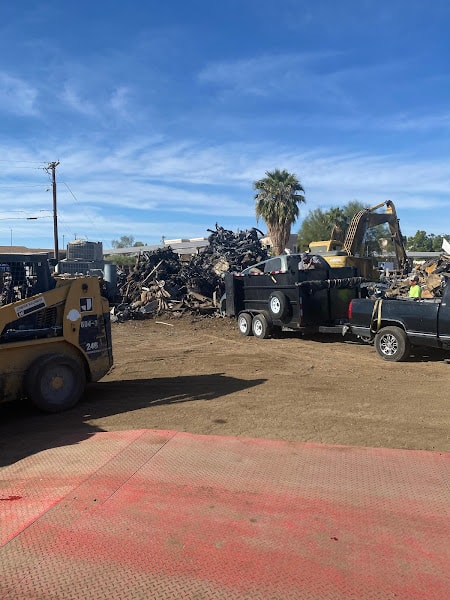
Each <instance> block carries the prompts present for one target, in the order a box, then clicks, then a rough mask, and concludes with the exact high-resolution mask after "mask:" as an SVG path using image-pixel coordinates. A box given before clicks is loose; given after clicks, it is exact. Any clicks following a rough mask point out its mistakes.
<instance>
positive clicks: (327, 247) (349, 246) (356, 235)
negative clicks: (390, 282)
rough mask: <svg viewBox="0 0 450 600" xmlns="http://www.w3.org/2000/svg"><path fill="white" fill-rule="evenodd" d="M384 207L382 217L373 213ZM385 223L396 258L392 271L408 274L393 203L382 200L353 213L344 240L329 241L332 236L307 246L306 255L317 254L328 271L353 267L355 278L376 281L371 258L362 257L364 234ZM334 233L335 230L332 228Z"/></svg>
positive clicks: (376, 274) (404, 251) (407, 265)
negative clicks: (329, 267) (322, 259)
mask: <svg viewBox="0 0 450 600" xmlns="http://www.w3.org/2000/svg"><path fill="white" fill-rule="evenodd" d="M383 206H385V207H386V211H385V212H384V213H380V212H376V211H377V210H378V209H380V208H382V207H383ZM385 223H387V224H388V226H389V231H390V235H391V240H392V243H393V245H394V251H395V255H396V258H397V264H396V270H398V271H399V272H400V273H402V274H407V273H408V271H409V262H408V257H407V254H406V249H405V246H404V244H403V236H402V233H401V231H400V224H399V220H398V218H397V213H396V211H395V206H394V203H393V202H392V201H391V200H386V201H385V202H382V203H381V204H377V205H376V206H372V207H371V208H364V209H362V210H360V211H359V212H357V213H356V214H355V216H354V217H353V218H352V220H351V221H350V225H349V227H348V230H347V233H346V235H345V239H344V240H340V239H333V238H334V237H337V236H334V235H333V232H332V235H331V238H332V239H330V240H325V241H319V242H310V244H309V251H310V252H311V253H312V254H320V255H321V256H323V258H324V259H325V260H326V261H327V262H328V264H329V265H330V266H331V267H356V268H357V269H358V272H359V275H361V276H362V277H365V278H367V279H378V278H379V271H378V268H377V267H376V266H375V265H374V261H373V259H372V258H371V257H367V256H364V251H365V242H366V235H367V230H368V229H370V228H371V227H376V226H377V225H383V224H385ZM333 231H336V228H333Z"/></svg>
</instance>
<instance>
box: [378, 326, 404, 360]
mask: <svg viewBox="0 0 450 600" xmlns="http://www.w3.org/2000/svg"><path fill="white" fill-rule="evenodd" d="M375 348H376V351H377V352H378V354H379V355H380V356H381V358H384V360H390V361H392V362H400V361H402V360H405V359H406V358H408V356H409V353H410V345H409V340H408V338H407V336H406V333H405V332H404V331H403V329H401V328H400V327H383V329H380V331H379V332H378V333H377V334H376V336H375Z"/></svg>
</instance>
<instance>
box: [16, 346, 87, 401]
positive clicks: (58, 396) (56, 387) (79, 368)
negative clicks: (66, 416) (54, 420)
mask: <svg viewBox="0 0 450 600" xmlns="http://www.w3.org/2000/svg"><path fill="white" fill-rule="evenodd" d="M85 387H86V372H85V370H84V365H83V364H82V362H81V359H79V360H77V359H75V358H73V357H72V356H68V355H66V354H46V355H45V356H42V357H40V358H38V359H37V360H36V361H35V362H34V363H33V364H32V365H31V367H30V369H29V370H28V372H27V373H26V376H25V391H26V395H27V397H28V399H29V400H31V402H32V403H33V404H34V405H35V406H37V407H38V408H39V409H40V410H42V411H44V412H49V413H57V412H62V411H63V410H67V409H69V408H72V407H73V406H75V404H77V402H78V400H79V399H80V398H81V396H82V395H83V392H84V390H85Z"/></svg>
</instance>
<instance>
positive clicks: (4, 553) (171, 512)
mask: <svg viewBox="0 0 450 600" xmlns="http://www.w3.org/2000/svg"><path fill="white" fill-rule="evenodd" d="M449 465H450V455H448V454H442V453H434V452H417V451H402V450H384V449H367V448H349V447H333V446H322V445H317V444H302V443H288V442H278V441H268V440H254V439H242V438H223V437H206V436H194V435H189V434H186V433H177V432H170V431H132V432H115V433H99V434H95V435H94V436H92V437H91V438H90V439H88V440H85V441H82V442H80V443H78V444H74V445H70V446H69V445H68V446H63V447H58V448H54V449H50V450H47V451H45V452H41V453H40V454H38V455H36V456H30V457H29V458H27V459H25V460H22V461H20V462H19V463H17V464H15V465H12V466H10V467H7V468H4V469H2V471H0V478H1V480H2V482H3V487H2V488H1V492H0V500H3V501H0V525H1V533H0V543H1V548H0V560H1V564H2V572H1V575H0V598H2V599H3V598H27V599H30V600H31V599H37V598H64V599H66V598H76V599H80V598H95V599H97V598H113V597H114V598H120V599H121V600H122V599H127V598H157V599H165V598H191V599H194V598H195V599H198V598H224V599H227V600H228V599H235V598H236V599H243V598H248V599H252V600H253V599H259V598H260V599H264V600H265V599H271V600H276V599H280V600H288V599H290V598H292V599H303V598H305V599H306V598H308V599H315V598H318V599H328V598H330V599H345V600H347V599H352V600H365V599H368V600H369V599H377V598H380V599H383V600H384V599H391V598H392V599H394V598H397V599H398V598H400V599H408V600H409V599H413V600H414V599H420V600H425V599H427V600H432V599H436V600H444V599H445V598H447V597H450V579H449V569H448V565H449V564H450V548H449V540H450V518H449V517H450V491H449V487H448V481H449V475H450V473H449V471H450V467H449ZM5 481H6V482H8V483H7V485H6V486H5V484H4V482H5Z"/></svg>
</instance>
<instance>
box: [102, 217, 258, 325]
mask: <svg viewBox="0 0 450 600" xmlns="http://www.w3.org/2000/svg"><path fill="white" fill-rule="evenodd" d="M208 231H209V232H210V235H209V237H208V245H207V246H206V247H205V248H204V249H203V250H202V251H200V252H199V253H198V254H195V255H193V256H192V257H191V258H190V260H189V261H188V262H183V261H182V260H181V259H180V257H179V256H178V254H177V253H175V252H174V251H173V250H172V248H170V246H169V247H167V248H159V249H157V250H155V251H153V252H141V253H140V254H139V255H138V256H137V257H136V262H135V264H134V266H133V267H132V268H131V269H129V270H127V271H126V270H123V271H119V272H118V286H119V297H120V299H121V301H120V303H118V304H117V305H116V306H114V307H113V310H112V314H113V316H114V318H116V319H117V320H119V321H123V320H128V319H145V318H149V317H154V316H157V315H160V314H162V313H165V312H173V313H184V312H191V313H197V314H214V313H217V312H218V308H219V304H220V298H221V296H222V294H223V293H224V282H223V274H224V273H225V272H234V271H236V272H238V271H241V270H242V269H245V268H246V267H247V266H249V265H251V264H255V263H257V262H261V261H262V260H265V259H266V258H268V253H267V250H265V249H264V248H263V247H262V245H261V241H260V239H261V237H262V236H263V234H262V232H260V231H259V230H257V229H250V230H246V231H238V232H237V233H234V232H232V231H229V230H227V229H224V228H223V227H220V226H219V225H217V224H216V227H215V229H214V230H211V229H209V230H208Z"/></svg>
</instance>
